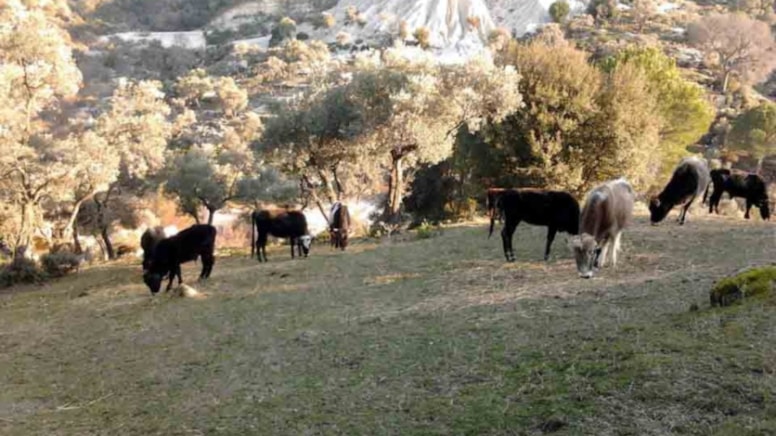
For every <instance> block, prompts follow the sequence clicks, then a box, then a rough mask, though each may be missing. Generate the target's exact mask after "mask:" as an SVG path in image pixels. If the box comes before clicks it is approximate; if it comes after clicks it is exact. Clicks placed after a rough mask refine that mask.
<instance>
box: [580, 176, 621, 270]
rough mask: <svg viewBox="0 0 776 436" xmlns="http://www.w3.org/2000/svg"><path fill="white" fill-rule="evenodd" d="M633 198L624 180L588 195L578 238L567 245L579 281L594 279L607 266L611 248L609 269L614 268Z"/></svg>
mask: <svg viewBox="0 0 776 436" xmlns="http://www.w3.org/2000/svg"><path fill="white" fill-rule="evenodd" d="M635 198H636V195H635V193H634V192H633V188H632V187H631V185H630V184H629V183H628V182H627V181H626V180H625V179H623V178H620V179H617V180H612V181H610V182H607V183H604V184H603V185H600V186H598V187H597V188H595V189H593V190H592V191H590V193H589V194H588V196H587V201H585V207H584V208H583V209H582V218H581V226H580V228H579V233H580V234H579V235H578V236H574V237H572V238H571V240H570V241H569V246H570V248H571V251H572V252H573V253H574V258H575V259H576V262H577V271H579V276H580V277H583V278H586V279H589V278H591V277H593V272H594V270H595V269H597V268H600V267H601V266H603V265H604V264H605V263H606V255H607V253H608V251H609V249H610V248H611V250H612V265H614V266H616V265H617V252H618V251H619V250H620V237H621V236H622V231H623V229H624V228H625V227H627V226H628V224H629V223H630V220H631V217H632V216H633V202H634V200H635Z"/></svg>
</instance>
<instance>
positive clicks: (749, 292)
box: [709, 266, 776, 307]
mask: <svg viewBox="0 0 776 436" xmlns="http://www.w3.org/2000/svg"><path fill="white" fill-rule="evenodd" d="M775 282H776V267H774V266H764V267H760V268H751V269H748V270H746V271H744V272H741V273H738V274H736V275H734V276H731V277H725V278H724V279H722V280H720V281H719V282H717V283H716V284H715V285H714V287H713V288H712V289H711V292H709V299H710V300H711V305H712V306H723V307H724V306H729V305H731V304H733V303H735V302H737V301H739V300H741V299H744V298H748V297H753V296H757V295H765V294H767V293H769V292H771V291H772V290H773V286H774V283H775Z"/></svg>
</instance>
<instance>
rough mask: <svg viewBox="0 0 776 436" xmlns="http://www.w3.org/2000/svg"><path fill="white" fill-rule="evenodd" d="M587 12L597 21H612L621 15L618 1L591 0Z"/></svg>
mask: <svg viewBox="0 0 776 436" xmlns="http://www.w3.org/2000/svg"><path fill="white" fill-rule="evenodd" d="M587 11H588V13H589V14H590V15H592V16H593V17H594V18H595V19H596V21H606V20H612V19H614V18H617V16H618V15H619V10H618V9H617V1H616V0H591V1H590V2H589V3H588V4H587Z"/></svg>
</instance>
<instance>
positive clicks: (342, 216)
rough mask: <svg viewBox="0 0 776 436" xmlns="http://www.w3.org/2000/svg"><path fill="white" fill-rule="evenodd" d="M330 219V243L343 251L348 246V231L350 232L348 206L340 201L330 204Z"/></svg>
mask: <svg viewBox="0 0 776 436" xmlns="http://www.w3.org/2000/svg"><path fill="white" fill-rule="evenodd" d="M331 209H332V214H331V221H330V224H329V235H330V237H331V245H333V246H334V248H340V249H342V250H343V251H344V250H345V248H347V246H348V233H349V232H350V213H349V212H348V206H347V205H345V204H342V203H340V202H337V203H334V205H333V206H332V208H331Z"/></svg>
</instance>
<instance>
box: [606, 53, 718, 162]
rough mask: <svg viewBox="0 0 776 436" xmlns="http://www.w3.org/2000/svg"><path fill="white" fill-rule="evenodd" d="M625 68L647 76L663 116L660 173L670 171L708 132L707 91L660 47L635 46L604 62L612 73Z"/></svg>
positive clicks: (710, 113) (711, 115) (711, 114)
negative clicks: (682, 70)
mask: <svg viewBox="0 0 776 436" xmlns="http://www.w3.org/2000/svg"><path fill="white" fill-rule="evenodd" d="M624 65H631V66H634V67H635V68H636V69H637V70H639V72H640V74H642V75H644V78H645V79H646V81H647V87H648V88H649V90H650V93H651V94H652V96H653V98H654V99H655V100H656V101H657V111H658V114H659V115H660V118H661V120H660V149H659V151H658V152H659V154H660V157H661V162H662V164H661V169H662V172H663V173H664V175H667V172H668V171H671V170H672V169H673V167H674V165H675V164H676V162H678V161H679V159H680V158H681V157H682V156H684V155H685V154H686V153H687V146H689V145H692V144H694V143H695V142H696V141H698V140H699V139H700V138H701V137H702V136H703V135H704V134H705V133H706V132H708V130H709V126H710V125H711V123H712V121H713V120H714V108H713V107H712V105H711V103H710V102H709V101H708V99H707V97H706V92H705V91H704V89H703V88H702V87H701V86H699V85H697V84H695V83H693V82H691V81H689V80H687V79H685V78H684V77H682V74H681V72H680V71H679V68H677V66H676V62H675V61H674V60H673V59H672V58H670V57H668V56H667V55H665V54H664V53H663V52H662V50H660V49H659V48H658V47H637V46H632V47H628V48H626V49H624V50H621V51H620V52H618V53H617V54H616V55H614V56H613V57H611V58H609V59H607V60H606V61H604V62H603V65H602V67H603V69H604V71H606V72H609V73H611V72H612V71H614V70H615V69H617V68H618V67H622V66H624Z"/></svg>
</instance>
